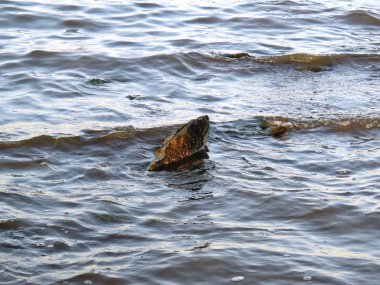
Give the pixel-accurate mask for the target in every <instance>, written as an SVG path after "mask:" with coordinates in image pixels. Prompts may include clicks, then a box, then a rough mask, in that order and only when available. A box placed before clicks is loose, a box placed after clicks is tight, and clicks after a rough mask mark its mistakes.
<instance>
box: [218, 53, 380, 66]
mask: <svg viewBox="0 0 380 285" xmlns="http://www.w3.org/2000/svg"><path fill="white" fill-rule="evenodd" d="M222 57H224V58H226V59H233V60H236V59H242V60H251V61H254V62H256V63H260V64H272V65H275V64H291V63H294V64H312V65H318V66H330V65H335V64H338V63H344V62H348V61H351V60H361V59H362V60H370V61H371V60H374V61H380V54H354V53H352V54H351V53H343V54H326V55H314V54H309V53H293V54H284V55H276V56H262V57H256V56H253V55H250V54H248V53H244V52H241V53H227V54H222Z"/></svg>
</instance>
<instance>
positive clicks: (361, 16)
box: [340, 10, 380, 26]
mask: <svg viewBox="0 0 380 285" xmlns="http://www.w3.org/2000/svg"><path fill="white" fill-rule="evenodd" d="M340 18H341V19H342V20H343V21H345V22H347V23H349V24H354V25H366V26H380V18H379V16H378V15H375V14H372V13H369V12H367V11H362V10H355V11H351V12H349V13H348V14H345V15H343V16H341V17H340Z"/></svg>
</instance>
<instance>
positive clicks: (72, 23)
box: [60, 18, 110, 31]
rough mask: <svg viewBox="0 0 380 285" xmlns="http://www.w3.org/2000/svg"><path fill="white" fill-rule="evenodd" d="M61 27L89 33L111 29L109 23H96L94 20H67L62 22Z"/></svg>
mask: <svg viewBox="0 0 380 285" xmlns="http://www.w3.org/2000/svg"><path fill="white" fill-rule="evenodd" d="M60 24H61V26H63V27H64V28H67V29H73V28H76V29H84V30H88V31H99V30H105V29H108V28H110V25H109V24H107V23H102V22H99V21H94V20H92V19H88V18H85V19H66V20H64V21H62V22H61V23H60Z"/></svg>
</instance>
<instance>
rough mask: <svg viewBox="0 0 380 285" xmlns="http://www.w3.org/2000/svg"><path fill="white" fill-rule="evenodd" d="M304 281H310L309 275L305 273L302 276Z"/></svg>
mask: <svg viewBox="0 0 380 285" xmlns="http://www.w3.org/2000/svg"><path fill="white" fill-rule="evenodd" d="M302 279H303V280H304V281H310V280H311V279H313V278H311V276H308V275H305V276H304V277H303V278H302Z"/></svg>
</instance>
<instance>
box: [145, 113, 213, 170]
mask: <svg viewBox="0 0 380 285" xmlns="http://www.w3.org/2000/svg"><path fill="white" fill-rule="evenodd" d="M209 129H210V122H209V118H208V116H201V117H199V118H197V119H194V120H191V121H189V122H188V123H187V124H185V125H183V126H182V127H181V128H179V129H178V130H177V131H176V132H175V133H174V134H173V135H171V136H169V137H168V138H167V139H166V140H165V141H164V142H163V143H162V146H161V147H160V148H159V149H157V150H156V151H155V153H154V154H155V156H156V157H157V159H156V160H155V161H153V162H152V163H151V165H150V166H149V169H148V170H149V171H157V170H165V169H171V168H175V167H176V166H178V164H180V163H181V162H182V161H184V160H186V159H187V158H190V157H194V156H197V155H198V154H204V153H205V152H206V151H207V142H208V135H209Z"/></svg>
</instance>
